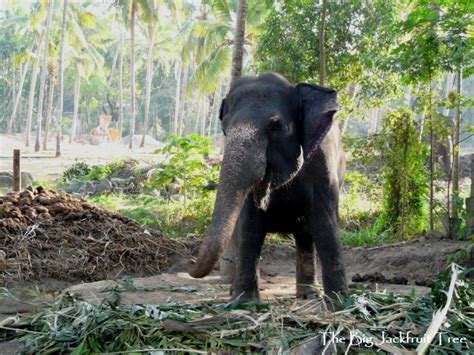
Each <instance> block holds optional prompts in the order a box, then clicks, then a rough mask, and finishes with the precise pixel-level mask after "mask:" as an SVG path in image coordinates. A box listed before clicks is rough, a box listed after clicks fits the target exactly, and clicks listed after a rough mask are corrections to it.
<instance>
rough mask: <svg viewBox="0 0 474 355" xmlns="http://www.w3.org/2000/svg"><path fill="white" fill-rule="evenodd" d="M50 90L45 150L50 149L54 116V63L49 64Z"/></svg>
mask: <svg viewBox="0 0 474 355" xmlns="http://www.w3.org/2000/svg"><path fill="white" fill-rule="evenodd" d="M48 76H49V88H48V105H47V111H46V112H47V113H46V121H45V124H44V137H43V149H44V150H46V149H48V135H49V127H50V124H51V118H52V115H53V97H54V82H55V81H56V66H55V65H54V63H52V62H51V63H49V64H48Z"/></svg>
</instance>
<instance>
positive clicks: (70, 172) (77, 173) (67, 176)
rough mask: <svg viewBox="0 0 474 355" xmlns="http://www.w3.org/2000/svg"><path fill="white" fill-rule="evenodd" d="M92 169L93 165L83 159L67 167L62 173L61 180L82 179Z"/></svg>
mask: <svg viewBox="0 0 474 355" xmlns="http://www.w3.org/2000/svg"><path fill="white" fill-rule="evenodd" d="M90 171H91V167H90V166H89V164H87V163H86V162H83V161H79V162H76V163H74V164H73V165H72V166H71V167H69V168H67V169H66V170H65V171H64V172H63V174H62V175H61V179H60V180H62V181H72V180H81V179H83V178H84V177H85V176H86V175H87V174H88V173H89V172H90Z"/></svg>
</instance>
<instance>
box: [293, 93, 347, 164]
mask: <svg viewBox="0 0 474 355" xmlns="http://www.w3.org/2000/svg"><path fill="white" fill-rule="evenodd" d="M296 90H297V91H298V97H299V111H300V119H301V120H302V122H301V123H302V125H301V127H302V129H303V132H302V147H303V154H304V159H305V160H306V161H307V160H309V159H311V157H313V155H314V153H316V151H317V150H318V148H319V146H320V144H321V142H322V140H323V139H324V137H325V136H326V134H327V133H328V131H329V129H330V128H331V125H332V121H333V119H334V115H335V113H336V112H337V109H338V108H339V105H338V103H337V92H336V90H333V89H328V88H325V87H322V86H317V85H311V84H298V85H296Z"/></svg>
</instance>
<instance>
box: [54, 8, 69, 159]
mask: <svg viewBox="0 0 474 355" xmlns="http://www.w3.org/2000/svg"><path fill="white" fill-rule="evenodd" d="M66 18H67V0H64V7H63V19H62V22H61V42H60V45H59V48H60V49H59V74H58V91H59V93H58V107H59V109H58V118H57V135H56V158H59V157H60V156H61V135H62V125H61V121H62V118H63V95H64V87H63V74H64V68H63V60H64V38H65V35H66Z"/></svg>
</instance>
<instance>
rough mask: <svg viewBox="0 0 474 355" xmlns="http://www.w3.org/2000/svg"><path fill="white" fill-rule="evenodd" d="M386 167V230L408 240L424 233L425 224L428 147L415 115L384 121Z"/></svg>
mask: <svg viewBox="0 0 474 355" xmlns="http://www.w3.org/2000/svg"><path fill="white" fill-rule="evenodd" d="M380 149H381V152H382V156H383V160H384V167H383V214H382V216H381V218H382V220H383V221H384V223H383V224H384V225H383V228H385V229H386V230H388V231H389V232H391V233H393V234H395V235H397V236H398V237H400V238H402V239H406V238H407V237H409V236H412V235H414V234H416V233H420V232H421V230H422V228H423V224H424V221H425V215H424V196H425V194H426V192H427V177H426V172H425V167H424V161H425V158H426V156H427V147H426V145H425V144H423V143H422V142H421V140H420V136H419V133H418V129H417V124H416V122H415V120H414V118H413V114H412V112H411V111H408V110H406V109H401V110H397V111H392V112H390V113H389V114H387V115H386V116H385V117H384V121H383V126H382V134H381V138H380Z"/></svg>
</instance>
